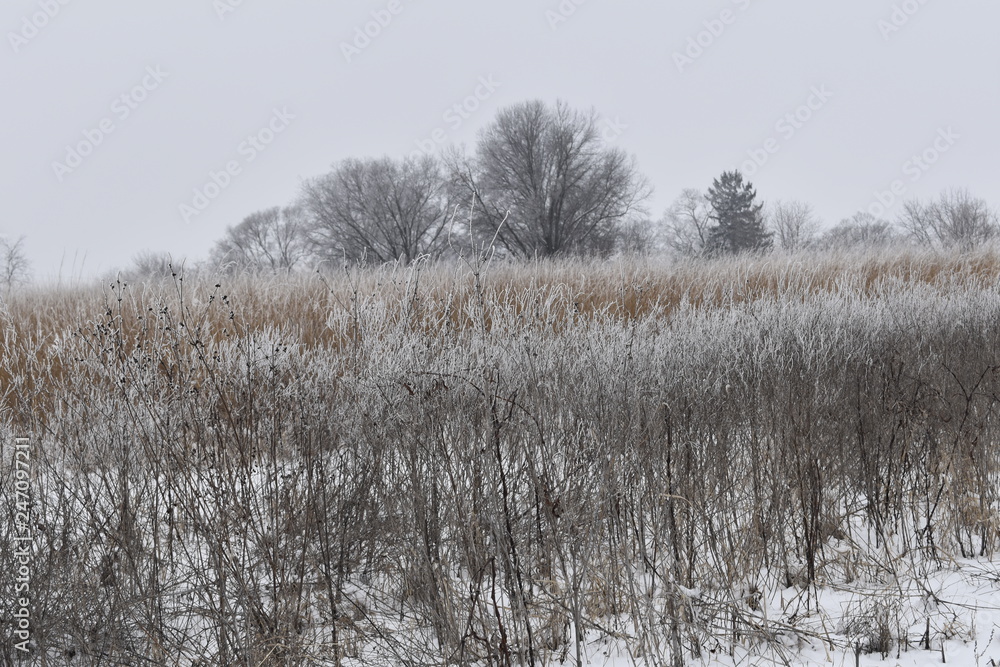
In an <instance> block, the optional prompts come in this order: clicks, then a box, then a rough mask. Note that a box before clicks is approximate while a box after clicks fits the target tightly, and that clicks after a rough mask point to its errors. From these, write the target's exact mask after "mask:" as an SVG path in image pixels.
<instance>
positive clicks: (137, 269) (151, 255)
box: [121, 250, 184, 281]
mask: <svg viewBox="0 0 1000 667" xmlns="http://www.w3.org/2000/svg"><path fill="white" fill-rule="evenodd" d="M183 264H184V260H179V261H175V260H174V258H173V256H172V255H171V254H170V253H169V252H158V251H153V250H143V251H142V252H140V253H138V254H137V255H135V256H134V257H133V258H132V263H131V265H129V267H128V268H127V269H125V270H123V271H122V272H121V276H122V277H123V278H125V279H126V280H131V281H137V280H150V279H157V278H170V277H171V276H172V275H173V274H175V273H177V272H178V270H179V269H180V268H181V267H182V266H183Z"/></svg>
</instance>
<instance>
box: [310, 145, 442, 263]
mask: <svg viewBox="0 0 1000 667" xmlns="http://www.w3.org/2000/svg"><path fill="white" fill-rule="evenodd" d="M451 202H452V197H451V192H450V189H449V187H448V181H447V179H445V178H444V176H443V173H442V169H441V165H440V163H439V162H438V160H437V159H436V158H434V157H432V156H424V157H421V158H419V159H413V158H407V159H405V160H402V161H396V160H392V159H390V158H381V159H364V160H358V159H347V160H344V161H343V162H341V163H340V164H338V165H337V166H336V167H335V168H334V170H333V171H332V172H330V173H329V174H327V175H325V176H321V177H319V178H316V179H314V180H311V181H309V182H307V183H306V185H305V187H304V190H303V196H302V206H303V208H304V210H305V212H306V215H307V218H308V238H309V240H310V243H311V245H312V247H313V248H314V249H315V251H316V253H317V254H318V255H319V256H320V257H322V258H326V259H347V260H351V261H364V262H376V263H380V262H394V261H403V262H407V263H408V262H412V261H413V260H415V259H417V258H419V257H421V256H423V255H427V254H436V253H439V252H440V251H442V250H443V249H444V247H445V245H446V235H445V233H446V231H447V226H448V225H447V223H448V220H449V217H450V209H451Z"/></svg>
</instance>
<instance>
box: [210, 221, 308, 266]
mask: <svg viewBox="0 0 1000 667" xmlns="http://www.w3.org/2000/svg"><path fill="white" fill-rule="evenodd" d="M305 232H306V226H305V218H304V212H303V211H302V209H300V208H299V207H295V206H292V207H287V208H281V207H278V206H275V207H273V208H269V209H265V210H263V211H257V212H256V213H252V214H250V215H248V216H247V217H246V218H245V219H244V220H243V222H241V223H240V224H238V225H236V226H235V227H229V228H228V229H227V230H226V235H225V236H224V237H223V238H222V239H220V240H219V241H218V242H217V243H216V244H215V248H214V249H213V250H212V263H213V264H215V266H217V267H227V268H232V269H237V270H243V271H251V272H268V273H278V272H282V271H291V270H292V269H294V268H295V267H296V266H298V265H299V264H301V263H302V262H303V260H304V259H305V258H306V255H307V247H306V238H305Z"/></svg>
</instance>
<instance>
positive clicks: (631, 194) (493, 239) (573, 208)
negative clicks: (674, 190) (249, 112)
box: [137, 100, 1000, 272]
mask: <svg viewBox="0 0 1000 667" xmlns="http://www.w3.org/2000/svg"><path fill="white" fill-rule="evenodd" d="M600 128H601V125H600V122H599V118H598V116H597V114H596V112H594V111H593V110H591V111H580V110H575V109H572V108H571V107H569V106H568V105H567V104H565V103H563V102H558V103H556V104H555V105H554V106H552V105H547V104H545V103H544V102H541V101H537V100H536V101H528V102H522V103H519V104H515V105H512V106H509V107H506V108H504V109H501V110H500V111H499V112H498V113H497V115H496V117H495V118H494V119H493V120H492V121H491V122H490V123H489V124H488V125H487V126H486V127H485V128H484V129H483V130H482V131H481V132H480V134H479V138H478V141H477V143H476V145H475V147H474V149H473V151H472V152H471V154H467V153H466V152H464V151H462V150H459V149H455V148H452V149H450V150H448V151H446V152H444V154H443V155H440V156H436V155H424V156H420V157H415V156H411V157H407V158H403V159H393V158H389V157H382V158H348V159H345V160H342V161H340V162H338V163H336V164H334V165H333V167H332V169H331V171H330V172H328V173H326V174H323V175H321V176H318V177H315V178H312V179H309V180H307V181H306V182H305V183H304V184H303V186H302V188H301V192H300V193H299V196H298V197H297V199H296V201H294V202H293V203H292V204H290V205H287V206H279V207H274V208H270V209H266V210H263V211H258V212H255V213H252V214H251V215H249V216H247V217H246V218H245V219H244V220H243V221H242V222H240V223H239V224H237V225H235V226H232V227H229V228H228V229H227V230H226V232H225V234H224V236H223V237H222V238H221V239H219V240H218V242H217V243H216V244H215V247H214V248H213V250H212V253H211V258H210V263H211V265H212V266H213V267H214V268H216V269H224V270H232V271H250V272H261V271H263V272H279V271H289V270H294V269H296V268H301V267H305V266H316V265H317V264H321V263H352V264H353V263H361V264H370V263H375V264H381V263H389V262H402V263H409V262H412V261H414V260H416V259H418V258H423V257H431V258H440V257H449V256H450V257H458V256H470V255H475V254H477V253H479V254H481V253H483V252H484V251H486V250H489V251H490V252H495V253H498V254H502V255H505V256H510V257H551V256H565V255H590V256H594V255H597V256H607V255H611V254H613V253H616V252H640V253H648V252H670V253H674V254H679V255H683V256H717V255H719V254H727V253H741V252H761V251H767V250H769V249H771V248H781V249H785V250H799V249H804V248H834V247H840V248H845V247H857V246H868V247H873V246H874V247H877V246H884V245H889V244H895V243H900V242H912V243H916V244H922V245H927V246H938V247H949V248H950V247H960V248H971V247H974V246H976V245H979V244H981V243H984V242H987V241H989V240H991V239H993V238H994V237H996V236H997V234H998V230H1000V225H998V218H997V213H996V210H995V209H993V208H992V207H990V206H989V205H988V204H987V203H986V202H985V201H984V200H982V199H980V198H977V197H975V196H973V195H972V194H971V193H969V192H968V191H966V190H952V191H948V192H945V193H943V194H942V195H941V196H940V198H939V199H938V200H936V201H931V202H928V203H924V202H920V201H917V200H910V201H907V202H904V204H903V207H902V211H901V213H900V214H899V216H898V217H897V219H896V220H894V221H889V220H885V219H881V218H877V217H875V216H873V215H871V214H870V213H868V212H865V211H861V212H858V213H856V214H854V215H853V216H851V217H850V218H847V219H845V220H842V221H841V222H840V223H838V224H837V225H835V226H833V227H832V228H829V229H826V230H823V226H822V224H821V223H820V221H819V219H818V218H817V216H816V214H815V212H814V211H813V209H812V207H811V206H810V205H809V204H807V203H805V202H801V201H775V202H773V203H768V204H765V203H764V202H763V201H761V200H760V198H759V197H758V195H757V192H756V189H755V188H754V186H753V184H752V183H750V182H748V181H746V180H745V179H744V177H743V175H742V174H741V173H740V172H739V171H727V172H724V173H722V174H721V175H720V176H719V177H717V178H716V179H714V181H713V183H712V185H711V186H710V187H709V188H707V190H705V191H701V190H697V189H685V190H684V191H682V193H681V194H680V196H679V197H677V199H676V200H675V201H674V202H673V203H672V204H671V205H670V206H669V207H668V209H667V210H666V212H665V213H664V215H663V216H662V217H661V218H660V219H659V220H655V221H654V220H652V219H651V218H650V216H649V214H648V210H647V209H646V208H645V204H646V203H647V201H648V199H649V197H650V195H651V194H652V188H651V187H650V185H649V182H648V181H647V179H646V178H645V177H644V176H643V175H642V174H641V173H640V171H639V169H638V167H637V164H636V160H635V158H634V157H632V156H630V155H628V154H627V153H626V152H625V151H623V150H622V149H620V148H617V147H613V146H610V145H608V142H607V141H606V140H605V139H604V138H603V137H602V134H601V131H600ZM168 263H169V262H168V261H167V260H166V258H164V257H162V256H160V257H158V256H156V255H147V256H145V257H143V258H140V259H139V260H138V261H137V268H139V269H145V271H146V272H149V271H150V270H153V271H154V272H155V269H156V268H157V267H160V268H165V267H166V266H167V265H168ZM150 265H152V266H150ZM140 272H142V271H140Z"/></svg>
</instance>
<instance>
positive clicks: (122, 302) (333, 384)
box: [0, 251, 1000, 665]
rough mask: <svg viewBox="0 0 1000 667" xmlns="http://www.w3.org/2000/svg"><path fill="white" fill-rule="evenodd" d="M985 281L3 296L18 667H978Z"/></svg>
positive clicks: (838, 276)
mask: <svg viewBox="0 0 1000 667" xmlns="http://www.w3.org/2000/svg"><path fill="white" fill-rule="evenodd" d="M998 276H1000V258H998V257H997V256H996V255H994V254H990V253H989V252H986V251H983V252H982V253H979V254H966V255H958V254H954V255H930V254H906V253H903V254H899V255H892V256H888V257H882V258H879V257H848V256H843V255H799V256H790V257H785V258H782V257H777V258H776V257H773V256H772V257H769V258H766V259H759V260H753V259H743V260H738V261H735V262H731V263H727V264H723V263H701V264H699V263H690V264H680V265H670V266H657V265H654V264H643V263H640V264H636V265H628V266H626V265H622V264H615V263H604V264H600V263H583V262H573V261H564V262H552V263H538V264H531V265H524V266H505V265H497V266H494V267H491V269H490V271H488V272H485V273H483V274H482V275H479V276H478V277H477V276H473V275H469V272H468V270H467V268H465V267H449V266H444V265H442V266H424V265H417V266H413V267H409V268H401V267H386V268H381V269H365V270H357V269H351V270H345V271H342V272H340V273H336V274H330V275H325V276H299V277H285V278H280V279H279V278H275V279H263V278H258V279H253V280H250V279H239V280H234V281H232V282H227V283H224V284H221V285H218V286H216V285H215V284H214V282H208V283H204V284H202V283H198V284H193V285H192V284H187V285H185V284H184V282H183V281H182V280H180V279H175V280H173V281H168V282H164V283H151V284H146V285H125V284H123V283H115V284H113V285H110V286H108V287H107V288H106V289H104V290H88V289H86V288H73V289H64V290H51V291H44V290H36V291H27V292H24V293H22V294H20V295H18V296H15V297H12V298H11V300H10V301H8V302H5V303H4V304H3V312H2V321H3V326H4V355H3V361H2V366H0V378H2V380H3V387H4V394H3V403H2V417H3V429H4V434H3V435H4V441H3V442H4V447H5V448H6V447H7V443H9V442H11V437H12V435H13V434H15V433H24V432H28V433H31V434H32V437H33V443H34V444H33V447H34V450H33V460H32V466H33V469H32V474H33V487H32V488H33V494H34V506H33V508H32V513H33V514H32V516H33V520H34V521H35V523H36V527H37V530H36V531H35V540H36V541H35V551H34V560H33V565H32V567H33V571H34V580H33V581H34V583H33V590H32V605H33V607H32V609H33V614H34V616H33V624H34V625H33V633H34V634H33V647H34V648H33V650H34V651H35V653H36V657H38V656H40V655H42V654H44V655H45V656H46V657H47V658H51V659H52V660H55V659H57V658H60V657H61V658H69V659H70V660H71V661H73V660H75V661H78V662H79V664H91V663H94V662H95V661H98V660H100V661H110V662H127V661H131V660H135V659H137V658H140V657H141V658H145V659H150V660H152V661H153V662H155V663H156V664H184V665H187V664H253V665H260V664H303V665H304V664H342V665H362V664H364V665H372V664H386V665H399V664H466V665H508V664H539V665H544V664H558V663H561V662H566V663H568V664H572V663H574V662H576V661H583V662H586V661H588V660H589V661H591V662H592V663H593V664H648V665H677V664H733V665H737V664H744V665H745V664H807V663H809V662H810V661H811V662H814V663H816V664H830V662H832V663H833V664H854V662H855V660H857V661H858V662H859V663H860V664H897V663H898V664H925V663H927V664H929V663H930V662H939V661H940V660H941V658H942V655H943V656H944V657H945V658H946V659H948V662H949V663H952V664H970V665H971V664H980V665H988V664H990V661H991V660H993V661H994V664H996V663H997V662H1000V642H998V641H997V638H996V637H995V631H996V630H997V623H998V619H1000V616H998V613H1000V612H998V611H997V609H996V607H997V606H1000V603H997V602H996V600H1000V574H998V573H997V561H996V560H995V554H996V551H997V548H998V546H1000V507H998V497H997V496H998V493H1000V479H998V477H1000V475H998V464H1000V461H998V451H1000V449H998V442H1000V429H998V423H997V418H998V405H997V400H998V392H1000V326H998V325H1000V292H998V290H997V285H998ZM0 470H2V475H0V480H2V484H3V488H4V489H5V492H4V493H3V495H2V497H3V499H4V502H5V503H7V504H8V505H9V504H10V503H11V502H12V499H13V494H11V493H8V492H7V491H6V490H8V489H10V488H11V484H12V480H13V474H14V471H13V457H12V456H10V455H8V451H7V449H4V456H3V460H2V468H0ZM4 511H5V512H7V513H8V514H10V515H12V514H13V511H14V508H13V507H12V506H10V507H6V508H5V510H4ZM4 525H9V524H4ZM4 530H9V529H4ZM11 549H12V545H11V542H10V539H9V534H8V535H7V539H5V540H4V541H0V551H2V552H3V553H0V557H3V558H4V559H5V560H6V561H7V562H10V560H11V557H12V555H11ZM10 584H11V582H10V581H9V580H4V585H5V586H9V585H10ZM3 600H4V602H3V605H5V606H3V607H0V616H2V617H3V618H9V614H10V613H11V610H10V609H8V607H7V606H6V605H9V604H10V600H11V597H10V596H9V595H6V594H5V595H4V597H3ZM199 661H200V662H199Z"/></svg>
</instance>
